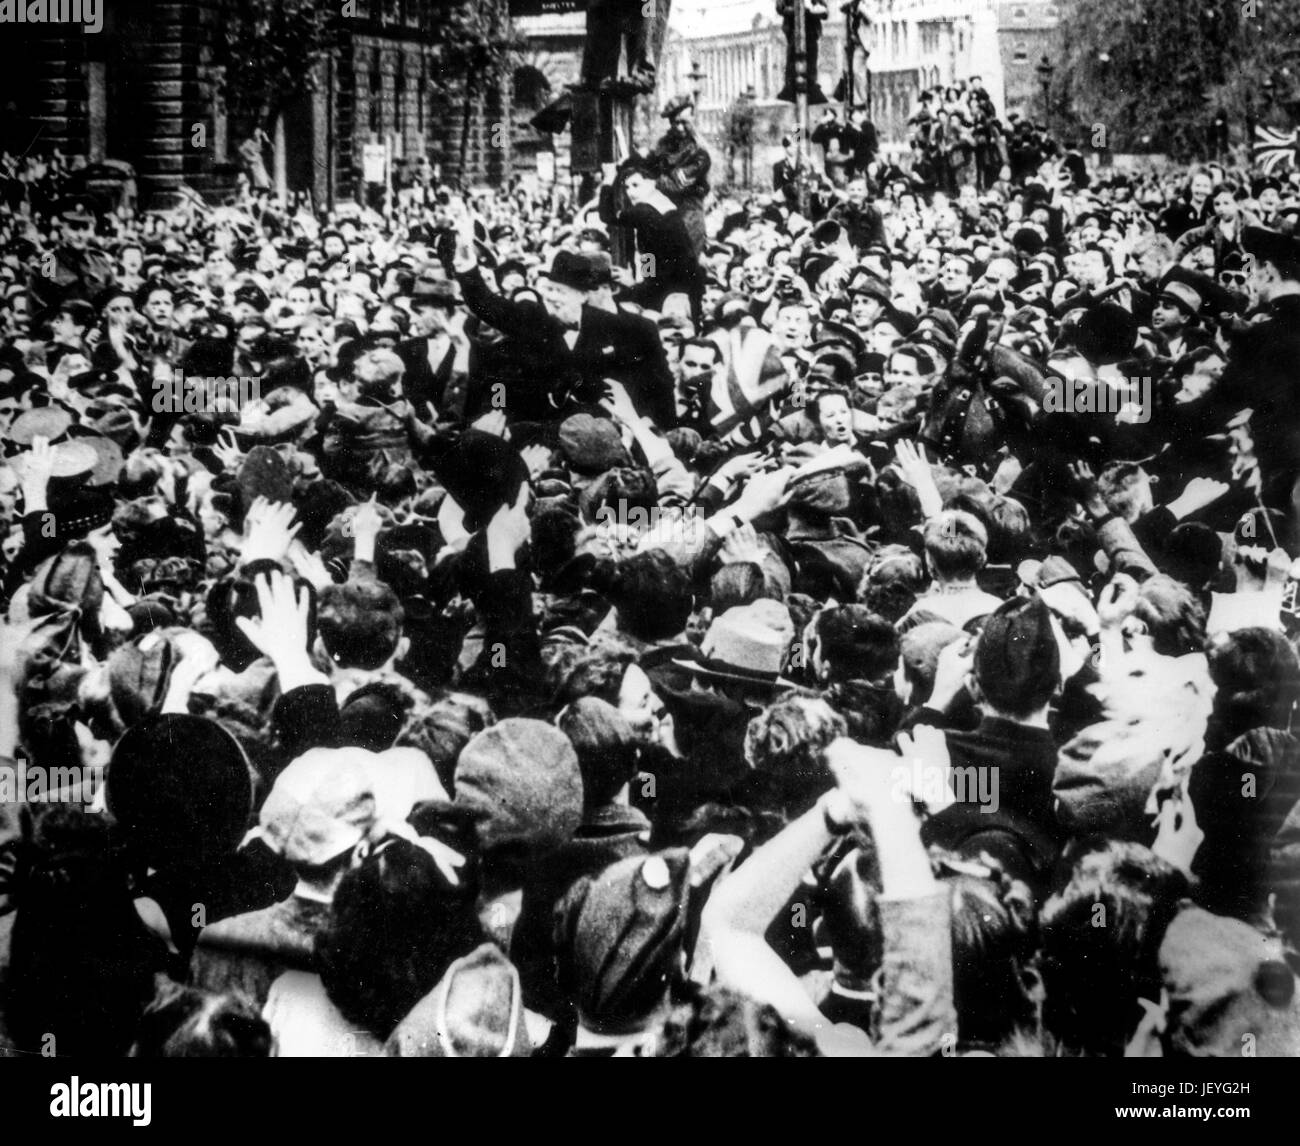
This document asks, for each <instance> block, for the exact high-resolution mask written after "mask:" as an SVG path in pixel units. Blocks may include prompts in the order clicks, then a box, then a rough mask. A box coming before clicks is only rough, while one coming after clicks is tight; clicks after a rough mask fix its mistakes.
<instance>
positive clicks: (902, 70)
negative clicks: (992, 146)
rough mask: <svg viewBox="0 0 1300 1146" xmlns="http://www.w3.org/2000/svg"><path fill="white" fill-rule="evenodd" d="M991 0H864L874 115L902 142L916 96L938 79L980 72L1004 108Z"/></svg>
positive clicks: (880, 127) (887, 135)
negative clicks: (869, 47) (868, 24)
mask: <svg viewBox="0 0 1300 1146" xmlns="http://www.w3.org/2000/svg"><path fill="white" fill-rule="evenodd" d="M998 7H999V5H998V4H997V3H996V2H995V0H868V2H867V3H866V5H865V11H866V14H867V16H868V19H869V20H870V24H871V27H870V32H869V33H868V43H869V44H870V46H871V59H870V68H871V93H872V118H873V120H874V121H875V124H876V129H877V131H878V132H879V133H880V137H881V139H882V140H885V141H892V142H893V143H901V142H902V141H903V140H905V139H906V138H907V130H908V129H907V121H908V120H909V119H910V118H911V116H912V115H913V113H914V112H915V110H916V108H917V106H918V104H917V97H918V96H919V94H920V93H921V91H923V90H924V89H926V88H930V87H934V86H935V85H936V84H951V83H953V82H955V81H957V80H965V79H969V78H970V77H971V76H972V75H978V76H980V77H981V78H982V79H983V81H984V87H985V88H986V89H987V91H988V93H989V95H990V96H992V98H993V103H994V106H995V107H997V109H998V111H999V112H1000V113H1001V112H1003V111H1004V107H1005V98H1004V69H1003V57H1002V54H1001V45H1000V38H999V35H998V18H999V12H998Z"/></svg>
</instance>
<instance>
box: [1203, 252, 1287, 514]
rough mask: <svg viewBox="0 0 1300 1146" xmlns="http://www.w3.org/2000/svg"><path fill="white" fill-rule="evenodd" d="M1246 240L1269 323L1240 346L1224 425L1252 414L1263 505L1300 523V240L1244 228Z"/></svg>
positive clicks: (1228, 378) (1223, 397)
mask: <svg viewBox="0 0 1300 1146" xmlns="http://www.w3.org/2000/svg"><path fill="white" fill-rule="evenodd" d="M1242 240H1243V245H1244V246H1245V248H1246V251H1247V252H1248V253H1249V254H1250V255H1252V256H1254V270H1253V278H1254V280H1255V287H1256V290H1257V291H1258V292H1259V298H1260V301H1261V303H1263V304H1264V307H1263V310H1264V313H1265V314H1267V315H1268V317H1267V319H1265V320H1264V321H1262V322H1258V323H1254V324H1253V325H1251V326H1250V327H1248V328H1247V329H1246V330H1245V331H1243V332H1242V333H1241V334H1239V335H1238V336H1237V337H1236V339H1235V340H1234V342H1233V344H1232V348H1231V350H1230V351H1229V353H1228V364H1227V367H1226V368H1225V369H1224V371H1223V377H1222V379H1221V380H1220V382H1219V386H1218V389H1217V391H1216V393H1215V397H1216V399H1217V401H1216V405H1217V406H1218V407H1219V409H1220V415H1221V417H1222V416H1225V415H1227V416H1230V415H1232V414H1233V413H1235V412H1240V411H1243V410H1245V409H1249V410H1250V411H1251V415H1250V422H1249V435H1250V438H1251V439H1252V441H1253V443H1254V451H1253V452H1254V457H1255V459H1256V461H1257V462H1258V465H1259V483H1260V498H1261V500H1262V501H1263V503H1264V505H1266V506H1268V507H1269V508H1270V509H1279V510H1281V511H1282V512H1283V513H1286V514H1288V515H1290V516H1292V517H1293V519H1300V402H1298V401H1297V387H1296V381H1295V380H1296V377H1297V376H1298V375H1300V240H1297V239H1295V238H1293V237H1292V236H1290V235H1285V234H1281V233H1280V232H1278V231H1270V230H1267V229H1266V228H1264V227H1247V228H1245V231H1244V233H1243V236H1242ZM1220 424H1222V422H1220Z"/></svg>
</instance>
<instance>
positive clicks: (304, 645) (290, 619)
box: [235, 573, 329, 692]
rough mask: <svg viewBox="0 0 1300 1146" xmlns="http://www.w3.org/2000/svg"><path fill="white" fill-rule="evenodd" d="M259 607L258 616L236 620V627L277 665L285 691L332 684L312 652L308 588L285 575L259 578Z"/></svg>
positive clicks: (282, 689) (282, 687)
mask: <svg viewBox="0 0 1300 1146" xmlns="http://www.w3.org/2000/svg"><path fill="white" fill-rule="evenodd" d="M257 607H258V613H259V616H258V617H256V618H253V617H236V618H235V624H236V625H238V626H239V631H240V632H241V633H243V634H244V636H246V637H247V638H248V639H249V641H251V642H252V644H253V647H254V648H255V649H257V651H258V652H260V653H261V654H262V655H263V656H266V657H269V658H270V660H271V663H272V664H274V665H275V671H276V675H277V676H279V678H280V690H281V692H288V691H289V690H290V689H293V688H299V687H301V686H302V685H305V684H328V683H329V681H328V679H327V678H326V676H325V674H324V673H322V672H320V671H319V670H317V669H316V668H315V667H314V666H313V665H312V663H311V657H310V655H309V653H308V634H309V619H310V617H311V597H310V595H309V593H308V591H307V589H306V588H302V589H298V588H297V587H296V586H295V585H294V583H293V581H291V580H290V579H289V578H288V577H286V576H285V575H284V574H283V573H274V574H272V575H271V576H270V577H265V576H263V577H259V578H258V579H257Z"/></svg>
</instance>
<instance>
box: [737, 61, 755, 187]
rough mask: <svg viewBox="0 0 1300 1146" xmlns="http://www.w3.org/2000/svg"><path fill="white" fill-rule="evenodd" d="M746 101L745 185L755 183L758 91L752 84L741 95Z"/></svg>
mask: <svg viewBox="0 0 1300 1146" xmlns="http://www.w3.org/2000/svg"><path fill="white" fill-rule="evenodd" d="M741 98H742V99H743V100H744V101H745V111H746V116H745V186H746V187H752V186H753V185H754V101H755V100H756V99H758V92H756V91H755V90H754V85H753V84H750V85H749V87H747V88H746V89H745V92H744V95H743V96H742V97H741Z"/></svg>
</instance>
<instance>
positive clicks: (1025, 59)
mask: <svg viewBox="0 0 1300 1146" xmlns="http://www.w3.org/2000/svg"><path fill="white" fill-rule="evenodd" d="M1011 62H1012V63H1013V64H1027V63H1029V45H1028V44H1026V43H1025V41H1024V40H1017V41H1016V54H1015V55H1014V56H1013V57H1012V59H1011Z"/></svg>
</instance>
